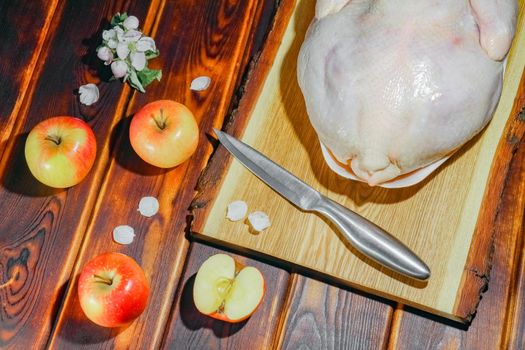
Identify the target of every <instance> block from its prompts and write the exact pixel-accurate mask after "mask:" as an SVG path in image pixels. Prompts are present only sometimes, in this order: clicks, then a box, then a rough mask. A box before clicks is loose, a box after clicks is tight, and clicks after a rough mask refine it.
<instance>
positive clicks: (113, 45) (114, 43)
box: [108, 39, 118, 49]
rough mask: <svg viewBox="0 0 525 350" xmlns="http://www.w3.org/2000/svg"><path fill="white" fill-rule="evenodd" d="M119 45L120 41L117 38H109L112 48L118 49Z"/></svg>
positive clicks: (109, 44) (109, 45)
mask: <svg viewBox="0 0 525 350" xmlns="http://www.w3.org/2000/svg"><path fill="white" fill-rule="evenodd" d="M117 45H118V41H117V40H115V39H109V40H108V47H109V48H110V49H116V48H117Z"/></svg>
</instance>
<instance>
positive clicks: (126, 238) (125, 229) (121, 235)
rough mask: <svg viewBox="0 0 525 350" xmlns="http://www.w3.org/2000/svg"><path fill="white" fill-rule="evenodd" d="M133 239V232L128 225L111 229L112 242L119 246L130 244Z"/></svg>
mask: <svg viewBox="0 0 525 350" xmlns="http://www.w3.org/2000/svg"><path fill="white" fill-rule="evenodd" d="M134 238H135V230H134V229H133V227H131V226H128V225H120V226H117V227H115V228H114V229H113V240H114V241H115V242H117V243H119V244H130V243H131V242H133V239H134Z"/></svg>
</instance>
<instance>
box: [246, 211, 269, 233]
mask: <svg viewBox="0 0 525 350" xmlns="http://www.w3.org/2000/svg"><path fill="white" fill-rule="evenodd" d="M248 223H249V224H250V227H251V228H252V229H253V230H254V231H256V232H261V231H264V230H266V229H267V228H268V227H270V225H271V222H270V218H269V217H268V214H266V213H265V212H263V211H254V212H253V213H250V214H249V215H248Z"/></svg>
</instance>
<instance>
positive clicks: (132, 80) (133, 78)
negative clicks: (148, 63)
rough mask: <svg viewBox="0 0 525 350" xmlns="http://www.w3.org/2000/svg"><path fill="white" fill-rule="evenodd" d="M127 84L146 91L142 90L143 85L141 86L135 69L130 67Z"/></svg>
mask: <svg viewBox="0 0 525 350" xmlns="http://www.w3.org/2000/svg"><path fill="white" fill-rule="evenodd" d="M129 85H131V87H133V88H135V89H137V90H139V91H140V92H146V90H144V87H143V86H142V84H141V82H140V80H139V78H138V76H137V72H136V71H135V69H131V70H130V72H129Z"/></svg>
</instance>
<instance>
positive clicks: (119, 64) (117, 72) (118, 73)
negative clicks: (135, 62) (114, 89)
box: [111, 61, 128, 78]
mask: <svg viewBox="0 0 525 350" xmlns="http://www.w3.org/2000/svg"><path fill="white" fill-rule="evenodd" d="M111 71H112V72H113V76H114V77H115V78H122V77H123V76H125V75H126V74H127V73H128V65H127V63H126V62H124V61H114V62H113V63H111Z"/></svg>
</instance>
